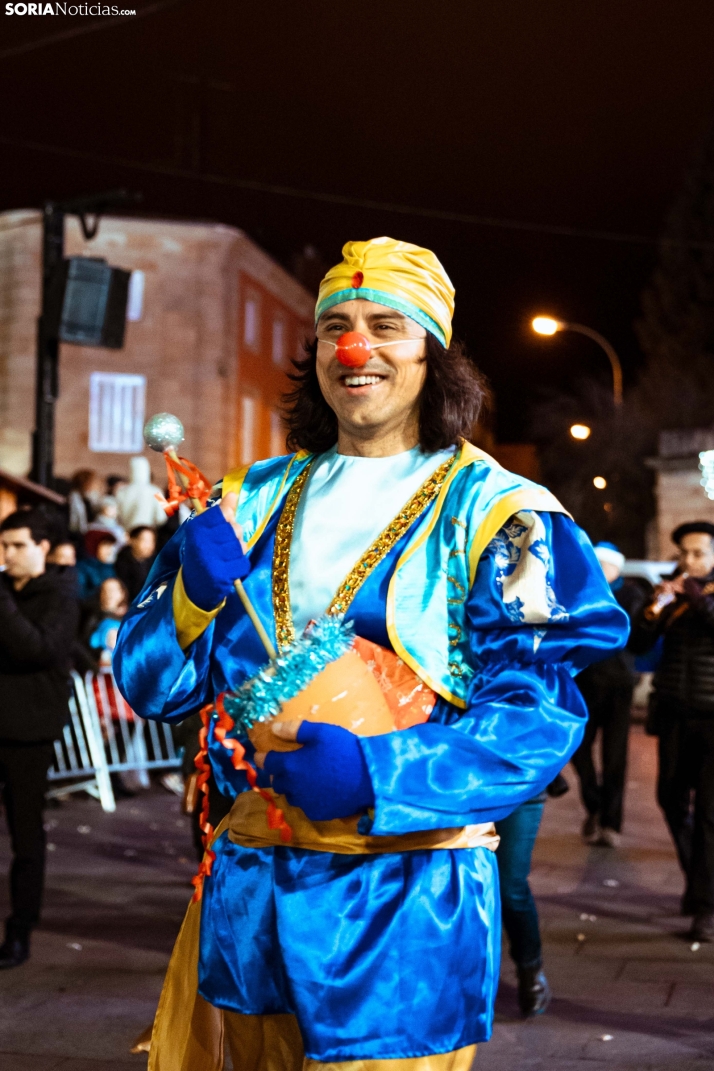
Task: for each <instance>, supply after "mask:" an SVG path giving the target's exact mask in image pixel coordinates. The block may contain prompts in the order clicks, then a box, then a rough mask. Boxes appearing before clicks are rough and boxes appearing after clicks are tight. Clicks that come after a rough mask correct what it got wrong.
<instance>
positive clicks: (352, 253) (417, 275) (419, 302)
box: [315, 238, 454, 346]
mask: <svg viewBox="0 0 714 1071" xmlns="http://www.w3.org/2000/svg"><path fill="white" fill-rule="evenodd" d="M342 256H343V257H344V260H343V261H342V263H341V264H337V265H336V266H335V267H334V268H330V270H329V271H328V273H327V275H326V276H325V278H324V279H323V280H322V282H321V283H320V292H319V294H318V298H317V305H316V306H315V323H317V321H318V320H319V318H320V317H321V316H322V314H323V312H325V311H326V310H327V309H331V308H332V306H333V305H339V304H340V303H341V302H343V301H352V300H354V299H355V298H364V299H366V300H367V301H376V302H377V303H378V304H379V305H387V306H389V308H390V309H397V310H398V311H399V312H403V313H404V315H405V316H409V317H410V318H411V319H412V320H416V322H417V323H418V324H421V326H422V327H425V328H426V330H427V331H430V332H431V333H432V335H434V336H435V337H436V338H438V340H439V342H441V344H442V346H448V345H449V343H450V342H451V318H452V316H453V315H454V288H453V286H452V285H451V280H450V279H449V276H448V275H447V274H446V272H445V271H444V269H443V268H442V266H441V264H440V263H439V261H438V259H437V258H436V257H435V256H434V254H433V253H432V252H431V251H430V250H429V249H421V248H420V247H419V246H418V245H410V243H409V242H397V241H395V240H394V238H372V239H371V240H370V241H369V242H347V244H346V245H345V246H344V247H343V249H342Z"/></svg>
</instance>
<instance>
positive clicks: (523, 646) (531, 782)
mask: <svg viewBox="0 0 714 1071" xmlns="http://www.w3.org/2000/svg"><path fill="white" fill-rule="evenodd" d="M466 620H467V623H468V628H469V642H470V650H471V665H472V666H473V668H474V676H473V679H472V681H471V685H470V688H469V692H468V698H467V708H466V710H465V711H461V710H458V709H457V708H456V707H454V706H452V705H451V704H449V703H447V702H446V701H444V700H440V701H439V702H438V704H437V706H436V708H435V710H434V711H433V713H432V715H431V718H430V719H429V721H428V722H427V723H426V724H424V725H417V726H414V727H412V728H410V729H406V730H403V731H401V732H395V733H389V734H387V735H385V736H374V737H363V738H361V741H360V742H361V744H362V749H363V752H364V756H365V759H366V762H367V766H368V768H369V772H370V776H371V778H372V784H373V788H374V793H375V799H376V805H375V811H374V820H373V825H372V828H371V830H370V832H371V833H372V834H373V835H381V834H382V835H387V834H394V833H408V832H412V831H415V830H420V829H443V828H448V827H453V826H462V825H470V824H473V823H479V822H487V821H497V820H498V819H501V818H505V817H506V816H507V815H508V814H510V813H511V811H513V810H514V809H515V808H516V807H517V806H518V805H519V804H521V803H524V802H525V801H526V800H529V799H531V798H532V797H533V796H535V795H537V793H539V792H541V791H542V790H543V789H544V788H545V786H546V785H548V784H549V783H550V781H552V780H553V778H554V777H555V775H556V774H557V773H558V772H559V771H560V770H561V769H562V767H563V766H564V765H565V764H566V763H567V761H568V760H569V759H570V757H571V755H572V754H573V752H574V751H575V750H576V748H577V747H578V745H579V743H580V741H581V739H582V735H583V730H584V727H585V720H586V717H587V711H586V708H585V704H584V702H583V699H582V697H581V695H580V692H579V691H578V689H577V686H576V685H575V682H574V680H573V676H574V675H575V674H576V673H578V672H579V671H580V670H581V669H583V668H584V667H585V666H587V665H588V664H589V663H591V662H595V661H598V660H599V659H602V658H606V657H608V655H610V654H612V653H613V652H614V651H617V650H620V649H621V648H622V647H624V645H625V643H626V642H627V636H628V631H629V623H628V619H627V615H626V614H625V612H624V611H623V610H622V609H621V608H620V607H619V606H618V604H617V602H616V601H615V599H614V598H613V596H612V594H611V592H610V588H609V585H608V584H607V582H606V580H605V577H604V575H603V572H602V569H601V567H600V565H599V563H598V561H597V559H596V558H595V555H594V553H593V549H592V545H591V544H590V541H589V539H588V538H587V536H586V535H585V533H584V532H582V530H581V529H580V528H578V526H577V525H576V524H575V523H574V522H573V521H572V520H571V519H570V518H569V517H567V516H566V515H564V514H559V513H534V512H530V511H528V512H525V511H524V512H521V513H518V514H516V515H515V516H514V517H512V518H511V519H510V521H509V522H508V523H507V524H506V525H505V526H504V528H502V529H501V531H500V532H499V533H498V535H497V536H496V537H495V539H494V540H493V541H492V542H491V543H490V544H489V546H488V547H487V548H486V550H485V551H484V553H483V555H482V557H481V560H480V562H479V566H478V569H477V572H476V577H475V580H474V585H473V588H472V590H471V592H470V594H469V597H468V600H467V605H466Z"/></svg>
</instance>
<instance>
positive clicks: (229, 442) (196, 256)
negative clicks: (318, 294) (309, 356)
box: [0, 211, 314, 484]
mask: <svg viewBox="0 0 714 1071" xmlns="http://www.w3.org/2000/svg"><path fill="white" fill-rule="evenodd" d="M40 244H41V216H40V213H39V212H36V211H15V212H6V213H3V214H0V468H4V469H6V470H8V471H9V472H10V473H13V474H16V475H25V474H26V473H27V472H28V471H29V469H30V461H31V450H30V433H31V431H32V428H33V425H34V379H35V338H36V321H37V315H38V312H39V300H40ZM65 252H66V255H67V256H88V257H103V258H105V259H106V260H107V261H108V262H109V263H110V264H111V265H113V266H115V267H120V268H124V269H126V270H130V271H131V272H132V273H133V274H132V281H131V287H130V301H129V310H128V320H129V322H128V323H127V325H126V337H125V342H124V347H123V349H121V350H110V349H101V348H94V347H85V346H74V345H68V344H66V343H63V344H62V345H61V352H60V398H59V401H58V403H57V410H56V440H55V472H56V473H57V475H60V476H69V475H71V473H72V472H73V471H75V470H76V469H78V468H92V469H96V470H97V471H98V472H99V473H100V474H101V475H108V474H109V473H111V472H118V473H124V472H126V471H127V468H128V464H127V463H128V457H129V456H130V455H132V454H135V453H140V452H142V450H143V444H142V441H141V428H142V426H143V423H144V420H145V418H146V417H148V416H150V415H151V414H152V413H155V412H160V411H168V412H173V413H175V414H176V415H177V416H178V417H180V419H181V420H182V421H183V424H184V427H185V429H186V441H185V443H184V445H183V447H182V451H183V452H184V453H185V454H186V456H187V457H190V458H191V459H192V460H194V461H195V462H196V463H197V464H198V465H199V467H200V468H201V469H202V470H203V471H204V472H205V473H206V475H207V476H209V477H210V478H211V479H217V478H218V477H219V476H220V475H222V474H223V473H224V472H226V471H227V470H228V469H230V468H232V467H233V466H235V465H237V464H242V463H246V462H249V461H254V460H257V459H258V458H262V457H269V456H271V455H275V454H278V453H283V452H284V451H285V439H284V432H283V430H282V428H281V426H280V420H279V417H278V406H279V401H280V395H281V392H282V391H283V390H284V389H285V387H286V385H287V379H286V370H287V369H288V368H289V361H290V358H291V357H293V356H295V355H296V354H297V353H298V352H299V350H300V346H301V341H302V339H303V338H304V337H305V336H306V335H307V334H309V333H310V332H311V329H312V313H313V308H314V299H313V298H312V297H311V295H310V294H309V293H308V292H307V291H306V290H305V289H304V288H303V287H302V286H301V285H300V284H299V283H298V282H297V281H296V280H295V279H294V278H293V277H292V276H291V275H289V274H288V273H287V272H286V271H284V270H283V269H282V268H281V267H280V266H279V265H278V264H276V263H275V261H273V260H272V259H271V258H270V257H269V256H267V254H266V253H264V252H263V251H262V250H261V249H260V248H259V247H258V246H256V245H255V244H254V243H253V242H252V241H250V239H249V238H247V237H246V235H245V234H243V233H242V232H241V231H239V230H236V229H235V228H233V227H225V226H222V225H220V224H213V223H185V222H175V221H167V220H155V219H131V218H124V217H112V216H106V217H103V218H102V220H101V223H100V227H99V232H98V235H97V237H96V238H94V239H93V240H92V241H85V240H84V239H83V237H82V233H81V230H80V227H79V222H78V220H77V219H76V218H74V217H71V216H70V217H67V221H66V227H65ZM148 453H149V455H150V460H151V465H152V469H153V471H154V475H155V479H156V480H157V482H159V483H160V484H163V483H164V479H165V474H164V469H163V462H162V460H161V458H160V457H159V456H158V455H156V454H151V452H148Z"/></svg>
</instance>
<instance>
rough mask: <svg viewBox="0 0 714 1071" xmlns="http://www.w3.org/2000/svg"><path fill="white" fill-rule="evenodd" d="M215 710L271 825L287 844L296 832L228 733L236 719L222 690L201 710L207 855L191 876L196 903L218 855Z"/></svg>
mask: <svg viewBox="0 0 714 1071" xmlns="http://www.w3.org/2000/svg"><path fill="white" fill-rule="evenodd" d="M214 711H215V713H216V714H217V715H218V717H217V718H216V721H215V725H214V729H213V733H214V736H215V737H216V740H218V741H219V742H220V743H221V744H222V745H223V747H224V748H225V749H226V750H227V751H230V753H231V763H232V765H233V768H234V769H235V770H245V776H246V778H247V781H248V784H249V785H250V787H251V789H252V790H253V792H257V793H258V795H259V796H260V797H261V799H264V800H265V801H266V803H267V804H268V810H267V815H266V819H267V822H268V828H269V829H277V830H279V831H280V839H281V840H282V841H283V843H284V844H289V843H290V841H291V840H292V835H293V831H292V829H291V828H290V826H289V825H288V823H287V822H286V821H285V815H284V814H283V812H282V810H281V808H280V807H277V806H276V804H275V800H274V799H273V797H272V796H271V795H270V793H269V792H266V791H265V789H262V788H259V787H258V774H257V771H256V769H255V767H254V766H251V764H250V763H249V762H248V761H247V760H246V759H245V757H244V756H245V748H244V747H243V745H242V744H241V743H240V742H239V741H238V740H235V739H234V738H233V737H229V736H228V733H229V732H230V731H231V729H232V728H233V727H234V725H235V722H234V720H233V718H232V717H231V716H230V714H229V713H228V711H227V710H226V708H225V707H224V705H223V693H221V694H220V695H219V696H218V698H217V699H216V702H215V703H208V704H207V706H205V707H203V709H202V710H201V712H200V713H201V721H202V723H203V724H202V726H201V731H200V732H199V734H198V742H199V744H200V751H199V753H198V755H196V758H195V760H194V763H195V766H196V769H197V770H198V778H197V789H198V791H199V792H200V793H202V794H203V801H202V803H201V814H200V817H199V820H198V824H199V827H200V829H201V833H202V834H203V847H204V856H203V859H202V860H201V864H200V866H199V868H198V872H197V873H196V875H195V877H194V878H192V879H191V883H192V885H194V887H195V891H194V894H193V901H194V902H197V901H199V900H200V899H201V896H202V895H203V882H204V880H205V879H206V878H207V877H208V876H209V875H210V873H211V869H212V867H213V862H214V860H215V858H216V853H215V852H214V851H213V850H212V849H211V848H210V847H209V845H210V843H211V840H212V838H213V826H212V825H211V823H210V822H209V820H208V812H209V809H210V800H209V798H208V791H209V790H208V781H209V778H210V776H211V765H210V763H209V761H208V724H209V721H210V718H211V715H212V713H213V712H214Z"/></svg>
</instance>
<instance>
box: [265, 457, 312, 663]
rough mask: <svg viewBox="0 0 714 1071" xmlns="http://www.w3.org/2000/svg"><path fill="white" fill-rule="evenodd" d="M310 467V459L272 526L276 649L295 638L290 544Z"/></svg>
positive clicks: (282, 647)
mask: <svg viewBox="0 0 714 1071" xmlns="http://www.w3.org/2000/svg"><path fill="white" fill-rule="evenodd" d="M311 468H312V462H310V464H309V465H306V466H305V468H304V469H303V470H302V472H301V473H300V475H299V476H298V477H297V479H296V480H295V483H294V484H293V485H292V487H291V488H290V490H289V491H288V496H287V498H286V499H285V505H284V506H283V512H282V513H281V514H280V520H279V521H278V527H277V528H276V530H275V547H274V548H273V616H274V617H275V638H276V640H277V641H278V649H279V650H283V649H284V648H285V647H289V646H290V644H291V643H292V642H293V640H294V639H295V628H294V626H293V615H292V611H291V609H290V582H289V573H290V544H291V543H292V538H293V528H294V527H295V514H296V513H297V508H298V504H299V502H300V495H301V494H302V489H303V487H304V486H305V482H306V480H307V477H308V475H309V473H310V469H311Z"/></svg>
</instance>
